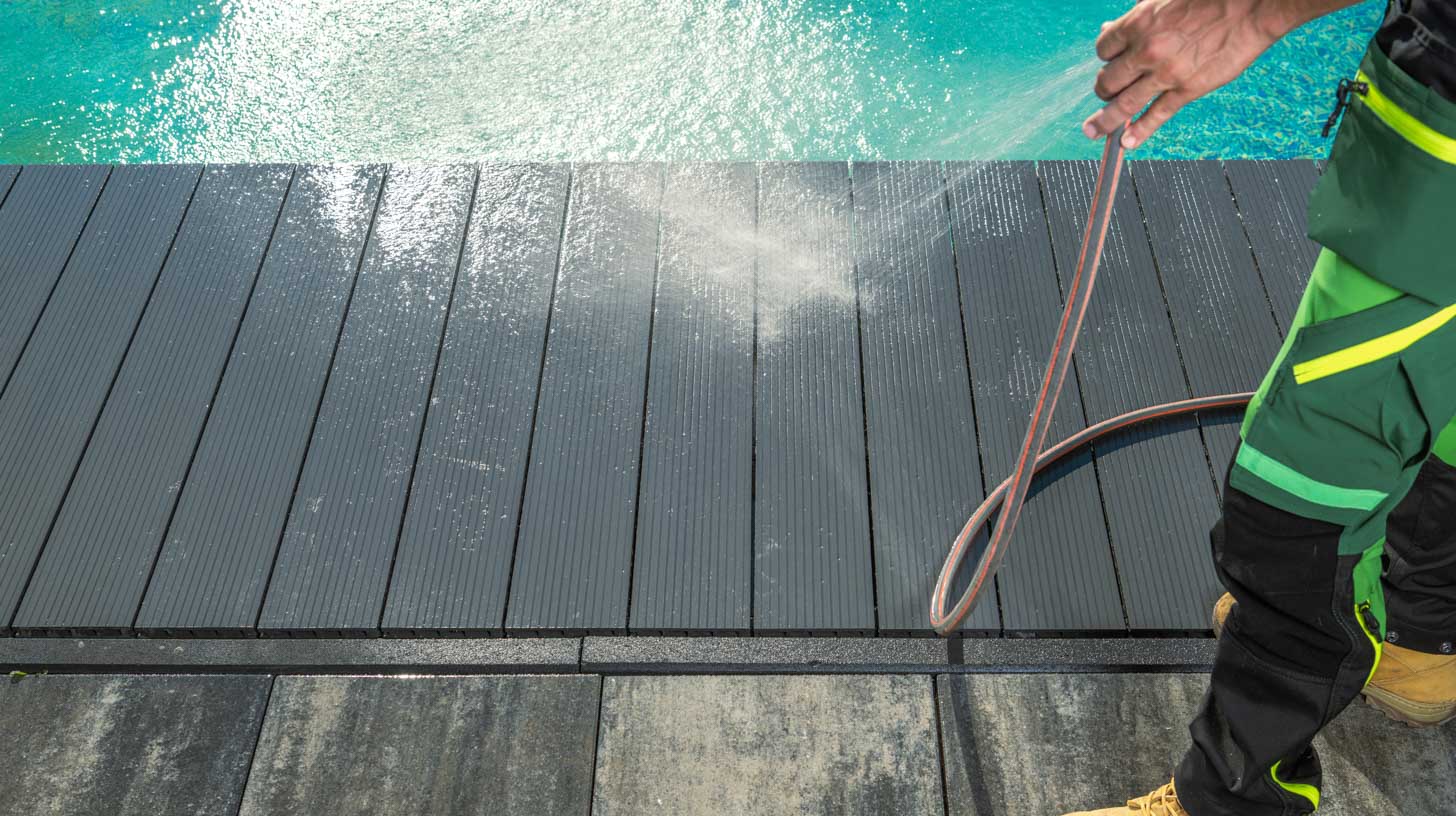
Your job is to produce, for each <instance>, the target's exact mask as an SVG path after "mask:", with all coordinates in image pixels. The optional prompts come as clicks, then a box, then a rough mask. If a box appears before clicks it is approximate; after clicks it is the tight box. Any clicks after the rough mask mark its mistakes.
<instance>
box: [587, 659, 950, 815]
mask: <svg viewBox="0 0 1456 816" xmlns="http://www.w3.org/2000/svg"><path fill="white" fill-rule="evenodd" d="M931 686H932V683H931V679H930V678H929V677H924V676H920V677H909V676H883V675H881V676H817V677H771V676H762V677H751V676H739V677H654V676H643V677H608V678H607V679H606V680H605V683H604V686H603V692H602V694H603V697H602V719H601V738H600V743H599V747H598V753H597V773H596V794H595V799H594V801H593V807H592V813H593V815H594V816H619V815H620V814H639V813H663V814H683V816H697V815H698V814H702V815H703V816H709V815H711V816H717V814H727V813H731V814H735V816H756V814H774V815H775V816H782V814H825V813H832V814H886V815H887V816H889V815H891V814H893V816H919V814H925V816H931V814H940V813H942V812H943V811H942V808H943V800H942V795H941V781H940V769H939V765H938V763H937V757H936V734H935V707H934V701H933V696H932V693H931Z"/></svg>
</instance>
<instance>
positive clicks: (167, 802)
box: [0, 675, 270, 816]
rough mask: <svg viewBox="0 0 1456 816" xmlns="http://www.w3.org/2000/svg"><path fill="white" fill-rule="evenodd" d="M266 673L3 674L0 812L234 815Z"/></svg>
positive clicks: (258, 719)
mask: <svg viewBox="0 0 1456 816" xmlns="http://www.w3.org/2000/svg"><path fill="white" fill-rule="evenodd" d="M269 682H270V679H269V678H268V677H266V676H257V675H254V676H227V677H221V676H189V677H175V676H145V677H144V676H135V675H131V676H127V675H112V676H41V675H31V676H29V677H25V678H23V679H0V813H7V814H52V813H54V814H66V816H85V815H86V814H96V815H97V816H126V815H127V814H137V815H138V816H163V815H164V814H189V816H209V815H210V814H218V816H232V814H234V813H236V812H237V806H238V799H239V797H240V796H241V795H242V790H243V781H244V780H245V779H246V778H247V772H248V762H249V759H250V757H251V756H252V751H253V744H254V742H255V741H256V739H257V735H258V728H259V725H260V723H261V721H262V719H263V709H264V707H265V706H266V704H267V699H268V684H269Z"/></svg>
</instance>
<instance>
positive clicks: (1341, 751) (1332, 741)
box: [1315, 701, 1456, 816]
mask: <svg viewBox="0 0 1456 816" xmlns="http://www.w3.org/2000/svg"><path fill="white" fill-rule="evenodd" d="M1315 746H1316V747H1317V749H1318V750H1319V754H1320V761H1321V762H1322V763H1323V764H1324V773H1325V783H1324V786H1325V790H1324V801H1323V802H1322V803H1321V804H1320V810H1319V812H1320V814H1322V816H1369V814H1375V813H1378V814H1382V816H1384V814H1410V816H1434V814H1439V813H1450V812H1451V810H1452V805H1451V803H1452V802H1453V801H1456V726H1449V725H1448V726H1445V727H1442V728H1419V729H1417V728H1411V727H1409V726H1405V725H1401V724H1399V723H1395V722H1392V721H1390V720H1388V719H1386V718H1385V715H1383V714H1381V713H1380V712H1378V711H1375V710H1374V709H1372V708H1370V707H1369V706H1367V705H1365V703H1364V702H1363V701H1362V702H1357V703H1355V704H1354V705H1352V706H1350V708H1349V709H1347V710H1346V711H1345V713H1344V714H1341V715H1340V717H1339V719H1337V720H1335V721H1334V722H1333V723H1331V724H1330V726H1329V727H1328V728H1326V729H1325V732H1324V733H1323V734H1321V735H1320V738H1319V740H1318V741H1317V742H1316V743H1315Z"/></svg>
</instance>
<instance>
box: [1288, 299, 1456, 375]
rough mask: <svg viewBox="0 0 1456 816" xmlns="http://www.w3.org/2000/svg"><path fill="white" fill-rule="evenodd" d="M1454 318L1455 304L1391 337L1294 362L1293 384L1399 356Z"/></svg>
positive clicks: (1455, 312) (1382, 337)
mask: <svg viewBox="0 0 1456 816" xmlns="http://www.w3.org/2000/svg"><path fill="white" fill-rule="evenodd" d="M1453 319H1456V305H1452V306H1447V307H1446V308H1444V309H1442V310H1441V311H1439V312H1436V313H1435V314H1433V315H1431V316H1430V317H1428V318H1426V319H1425V320H1422V321H1421V322H1419V323H1416V324H1414V325H1411V326H1406V327H1405V328H1403V329H1400V330H1398V331H1393V332H1391V333H1390V334H1386V335H1381V336H1380V337H1377V338H1375V339H1374V340H1366V341H1365V342H1363V343H1360V344H1359V345H1354V346H1350V347H1349V348H1345V349H1340V350H1339V351H1335V352H1331V353H1329V354H1326V355H1324V356H1323V357H1316V358H1314V359H1313V360H1306V361H1305V362H1303V363H1296V364H1295V366H1294V381H1295V382H1297V383H1299V384H1301V385H1303V384H1304V383H1307V382H1313V381H1315V380H1318V379H1321V378H1324V377H1329V376H1331V375H1333V374H1339V373H1340V372H1342V371H1349V370H1350V369H1352V368H1359V367H1360V366H1362V365H1368V364H1370V363H1373V362H1375V361H1376V360H1380V359H1383V358H1385V357H1389V356H1391V355H1392V354H1399V353H1400V352H1402V351H1405V350H1406V349H1408V348H1410V347H1411V346H1413V345H1415V344H1416V343H1417V342H1418V341H1420V340H1421V339H1422V338H1424V337H1426V336H1427V335H1430V334H1433V333H1435V332H1436V331H1437V330H1438V329H1440V328H1441V327H1442V326H1445V325H1446V324H1447V323H1450V322H1451V321H1452V320H1453Z"/></svg>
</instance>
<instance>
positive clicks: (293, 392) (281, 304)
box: [136, 167, 384, 635]
mask: <svg viewBox="0 0 1456 816" xmlns="http://www.w3.org/2000/svg"><path fill="white" fill-rule="evenodd" d="M383 175H384V168H382V167H300V168H298V171H297V174H296V175H295V177H294V179H293V186H292V188H291V189H290V190H289V193H288V197H287V200H286V201H285V202H284V206H283V211H282V213H281V215H280V217H279V220H278V225H277V228H276V229H275V230H274V234H273V239H272V244H271V245H270V246H269V248H268V255H267V258H265V259H264V261H263V267H262V271H261V272H260V273H259V275H258V282H257V286H256V289H255V290H254V293H253V299H252V302H251V303H250V304H249V306H248V312H247V315H246V316H245V317H244V318H243V323H242V326H241V327H240V328H239V330H238V337H237V342H236V345H235V346H234V348H233V352H232V356H231V357H230V359H229V361H228V363H227V368H226V370H225V372H224V374H223V379H222V384H221V385H220V386H219V388H218V393H217V398H216V399H215V400H214V403H213V409H212V414H211V415H210V416H209V417H208V420H207V424H206V427H205V428H204V429H203V432H202V439H201V441H200V442H199V443H198V448H197V453H196V455H195V457H194V459H193V463H192V469H191V470H190V471H189V473H188V476H187V482H186V483H185V484H184V485H183V486H182V491H181V496H180V497H179V498H178V500H177V509H176V512H175V514H174V516H173V519H172V524H171V527H170V529H169V530H168V532H167V534H166V541H165V543H164V544H163V546H162V550H161V553H160V555H159V556H158V558H157V565H156V569H155V572H154V573H153V575H152V579H151V583H150V585H149V587H148V589H147V591H146V595H145V597H144V598H143V600H142V606H141V612H140V613H139V615H138V617H137V623H136V628H137V629H138V630H139V631H143V632H148V633H151V634H162V633H168V632H171V633H176V632H185V633H202V634H214V635H227V634H233V635H236V634H245V633H248V632H251V631H252V630H253V627H254V624H255V622H256V621H257V619H258V610H259V608H260V607H261V605H262V601H263V591H264V587H265V584H266V582H267V580H268V570H269V568H270V567H271V566H272V564H273V558H274V554H275V552H276V551H277V547H278V540H279V537H280V535H281V534H282V531H283V526H284V523H285V522H286V521H287V512H288V502H289V499H290V497H291V496H292V495H293V488H294V484H295V482H296V481H297V478H298V472H299V467H300V465H301V464H302V462H303V456H304V451H305V450H306V449H307V446H308V439H309V432H310V430H311V428H312V427H313V421H314V413H315V411H316V410H317V408H318V405H319V399H320V396H321V394H322V391H323V388H324V381H325V378H326V376H327V374H328V370H329V361H330V359H331V357H332V356H333V353H334V345H335V343H336V342H337V341H338V337H339V327H340V325H341V324H342V322H343V320H344V314H345V311H346V306H347V304H348V301H349V293H350V290H351V288H352V287H353V285H354V279H355V272H356V271H357V270H358V268H359V260H360V257H361V255H362V253H363V251H364V241H365V237H366V234H367V232H368V229H369V224H370V221H371V219H372V216H373V214H374V211H375V207H376V205H377V202H378V199H379V188H380V183H381V179H382V178H383Z"/></svg>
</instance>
